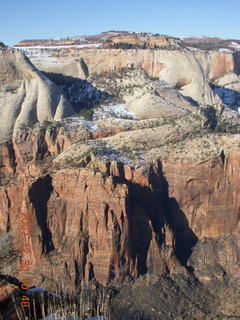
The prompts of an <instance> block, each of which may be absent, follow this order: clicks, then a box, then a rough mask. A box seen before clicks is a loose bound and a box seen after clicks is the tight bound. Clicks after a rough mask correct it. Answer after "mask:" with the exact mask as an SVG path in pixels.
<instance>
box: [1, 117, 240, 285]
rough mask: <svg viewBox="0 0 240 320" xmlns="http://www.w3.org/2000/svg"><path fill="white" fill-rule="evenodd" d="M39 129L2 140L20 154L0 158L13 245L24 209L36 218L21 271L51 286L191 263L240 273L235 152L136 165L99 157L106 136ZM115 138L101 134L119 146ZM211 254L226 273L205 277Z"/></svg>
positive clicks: (200, 269)
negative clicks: (25, 266) (11, 159)
mask: <svg viewBox="0 0 240 320" xmlns="http://www.w3.org/2000/svg"><path fill="white" fill-rule="evenodd" d="M145 122H146V121H145ZM105 125H106V122H105ZM38 130H39V129H38ZM57 130H60V129H57ZM145 130H146V131H144V130H140V131H143V135H146V133H147V130H149V129H145ZM193 130H194V129H193ZM153 131H154V130H153ZM40 132H42V133H41V134H40V133H39V131H37V134H36V135H35V136H34V134H33V132H32V131H30V132H29V133H28V134H27V135H25V136H24V135H23V136H22V137H21V138H19V140H16V141H15V143H14V145H13V146H12V147H11V148H10V147H9V146H5V150H8V151H5V154H6V155H7V154H9V152H10V150H14V155H15V161H14V162H12V163H7V162H5V166H4V165H2V166H3V168H2V170H4V172H5V174H6V173H7V174H6V176H5V179H6V178H7V177H8V178H9V180H2V186H1V188H0V210H1V212H0V213H1V214H0V217H1V221H0V228H1V231H3V232H10V233H11V234H12V235H13V238H14V239H15V244H16V245H15V250H16V251H17V252H18V251H19V250H20V246H21V244H22V238H21V226H20V224H19V221H20V215H21V214H22V213H26V215H27V217H28V220H29V222H30V223H29V228H30V235H31V237H30V238H29V246H30V249H31V250H30V253H29V259H30V261H31V268H30V270H29V271H28V273H27V274H26V272H25V274H24V273H23V272H18V271H17V270H19V269H17V270H16V271H15V274H14V275H15V276H17V277H18V278H20V279H21V278H22V277H26V276H27V277H28V278H29V279H31V281H34V284H35V285H36V284H37V285H41V286H43V287H47V288H49V289H50V288H53V287H56V286H57V285H58V284H59V283H62V285H64V286H74V285H76V284H77V283H79V281H80V280H81V279H82V278H85V279H86V280H87V281H89V280H91V279H96V280H97V281H99V282H101V283H103V284H107V283H109V282H111V281H112V280H116V279H126V278H129V277H138V276H140V275H142V274H145V273H147V272H148V273H154V274H159V275H161V274H164V273H168V274H170V275H173V274H175V273H186V270H187V269H186V268H188V267H191V268H193V271H194V270H195V269H196V276H198V277H199V279H200V280H202V281H203V280H204V281H207V280H208V281H209V280H211V279H214V278H216V277H217V278H218V279H219V277H220V278H221V277H224V275H225V274H228V275H229V276H231V277H236V278H239V273H238V271H237V270H239V256H238V252H239V208H240V203H239V197H238V194H239V186H238V178H237V175H236V174H235V172H238V170H239V161H238V159H239V151H237V150H236V151H234V150H232V152H230V153H226V154H225V153H223V152H222V153H221V154H219V155H218V156H216V157H210V158H209V159H208V160H207V161H206V160H205V161H202V162H201V161H200V162H199V160H198V159H199V158H198V159H195V158H194V157H192V160H190V159H189V160H186V159H185V162H182V161H176V160H175V161H172V160H171V159H168V160H167V159H165V160H162V161H151V162H150V163H149V165H147V166H146V164H145V165H144V164H142V165H140V167H139V168H137V167H136V165H134V162H133V164H132V165H129V164H124V162H122V163H121V162H119V161H118V162H116V161H111V160H103V159H101V154H102V156H103V157H104V156H107V152H110V151H109V150H110V149H107V148H109V147H107V145H106V144H105V146H104V144H103V141H104V140H103V141H102V140H101V141H102V142H101V143H102V144H101V143H100V142H99V143H98V144H97V140H96V141H95V142H94V141H93V145H91V144H89V145H87V144H85V143H83V142H79V143H76V144H73V145H72V147H70V148H69V147H68V146H69V144H67V143H66V144H65V143H62V144H59V143H60V141H61V136H60V135H59V136H58V134H57V135H56V133H58V132H59V131H57V132H55V133H54V130H53V129H50V128H49V129H48V130H47V131H46V132H45V131H40ZM78 132H81V130H79V129H78ZM136 133H137V131H135V134H136ZM122 134H123V133H120V135H122ZM126 134H128V135H130V132H126ZM155 134H156V136H159V135H158V134H157V133H155ZM64 136H66V134H64ZM117 136H118V135H116V137H117ZM130 136H131V135H130ZM72 137H73V136H72ZM86 137H87V136H82V139H83V140H84V139H86ZM36 138H37V140H36ZM75 138H76V137H75ZM79 138H80V136H78V138H77V139H79ZM89 138H90V139H91V137H90V136H89V137H87V139H89ZM113 138H114V137H109V138H105V140H106V142H107V141H108V140H109V143H111V145H112V146H113V145H114V140H113ZM136 138H137V136H136ZM69 139H70V140H69V142H70V144H72V143H73V141H71V139H72V138H71V136H69ZM138 139H139V138H138ZM148 139H150V140H153V139H152V138H149V137H148ZM64 141H68V140H67V139H66V138H65V140H64ZM119 141H120V140H119ZM230 141H231V140H229V141H228V143H230ZM123 142H124V141H123ZM94 143H95V146H94ZM133 143H134V141H133ZM158 143H159V142H158ZM136 147H137V145H136ZM104 148H105V149H104ZM119 148H121V145H120V146H119ZM224 148H225V147H224ZM11 152H12V151H11ZM116 152H117V151H116V149H115V154H116ZM127 152H129V151H127ZM175 152H176V150H175ZM58 154H59V156H57V155H58ZM56 156H57V157H56ZM109 157H110V156H109ZM118 157H119V159H120V158H121V157H120V156H118ZM110 158H111V157H110ZM7 166H10V167H9V168H7ZM11 170H12V172H11ZM14 173H15V174H14ZM4 181H5V183H4ZM23 185H24V187H23ZM142 235H144V237H143V236H142ZM205 238H210V239H212V240H211V241H212V242H211V244H210V247H209V248H212V249H206V250H207V251H206V252H209V259H208V260H206V254H208V253H206V252H205V250H204V257H203V258H201V257H202V255H203V253H197V254H195V252H203V251H199V250H201V249H198V248H201V242H202V241H205V240H204V239H205ZM229 239H230V240H229ZM216 241H217V242H216ZM220 243H224V245H222V246H221V245H220ZM196 244H197V247H196V249H195V248H194V246H195V245H196ZM193 248H194V251H193V252H194V253H193V255H191V253H192V249H193ZM206 248H208V247H206ZM234 248H235V249H234ZM211 250H213V251H214V252H216V254H215V255H213V254H212V251H211ZM224 256H225V257H224ZM189 257H191V260H189ZM201 259H202V260H201ZM188 260H189V261H190V262H188ZM206 263H207V265H208V266H207V268H208V269H209V268H210V269H211V270H212V269H214V266H215V265H216V264H218V269H219V270H221V272H222V273H221V274H220V276H219V275H218V273H217V276H216V272H212V273H211V272H208V274H207V276H203V275H204V274H205V273H206V271H204V269H205V268H206ZM33 279H34V280H33Z"/></svg>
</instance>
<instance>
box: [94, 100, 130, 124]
mask: <svg viewBox="0 0 240 320" xmlns="http://www.w3.org/2000/svg"><path fill="white" fill-rule="evenodd" d="M107 118H122V119H136V116H135V114H134V113H133V112H132V111H129V110H128V109H127V107H126V105H125V104H109V105H105V106H101V107H100V108H97V109H96V110H94V114H93V120H99V119H107Z"/></svg>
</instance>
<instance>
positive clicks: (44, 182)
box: [28, 175, 54, 254]
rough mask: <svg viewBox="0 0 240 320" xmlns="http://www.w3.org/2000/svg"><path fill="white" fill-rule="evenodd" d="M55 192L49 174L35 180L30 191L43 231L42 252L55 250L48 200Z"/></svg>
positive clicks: (30, 197) (38, 221)
mask: <svg viewBox="0 0 240 320" xmlns="http://www.w3.org/2000/svg"><path fill="white" fill-rule="evenodd" d="M52 192H53V187H52V178H51V176H49V175H47V176H45V177H44V178H39V179H38V180H37V181H36V182H34V183H33V184H32V186H31V188H30V190H29V192H28V195H29V199H30V201H31V203H32V205H33V208H34V209H35V214H36V218H37V223H38V225H39V227H40V229H41V232H42V253H44V254H47V253H49V252H50V251H52V250H54V245H53V242H52V233H51V231H50V230H49V227H48V225H47V219H48V207H47V204H48V200H49V199H50V197H51V193H52Z"/></svg>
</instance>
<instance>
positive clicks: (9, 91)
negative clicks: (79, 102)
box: [0, 49, 74, 142]
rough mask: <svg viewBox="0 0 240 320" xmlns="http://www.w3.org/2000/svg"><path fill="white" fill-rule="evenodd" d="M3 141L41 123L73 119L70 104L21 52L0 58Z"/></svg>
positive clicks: (6, 52) (9, 52) (0, 133)
mask: <svg viewBox="0 0 240 320" xmlns="http://www.w3.org/2000/svg"><path fill="white" fill-rule="evenodd" d="M0 80H1V86H0V109H1V119H0V121H1V122H0V141H1V142H3V141H7V140H8V139H9V138H11V137H12V135H16V134H17V132H18V130H19V129H20V128H21V127H23V126H27V125H33V124H35V123H37V122H38V121H40V122H43V121H44V120H53V119H54V120H60V119H62V118H63V117H67V116H69V115H73V114H74V111H73V109H72V107H71V105H70V103H69V102H68V101H67V100H66V98H65V97H64V96H63V95H62V93H61V91H60V90H59V89H58V88H57V87H56V86H55V84H54V83H52V82H51V81H50V80H49V79H47V78H46V77H44V76H43V75H42V74H41V73H40V72H39V71H38V70H37V69H36V68H35V67H34V66H33V65H32V64H31V62H30V61H29V60H28V59H27V58H26V57H24V56H23V54H22V53H21V52H19V51H14V50H10V49H9V50H3V51H2V52H1V54H0Z"/></svg>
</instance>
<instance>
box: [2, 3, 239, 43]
mask: <svg viewBox="0 0 240 320" xmlns="http://www.w3.org/2000/svg"><path fill="white" fill-rule="evenodd" d="M109 30H125V31H135V32H153V33H160V34H166V35H171V36H218V37H221V38H231V39H234V38H235V39H240V0H228V1H227V0H179V1H178V0H138V1H136V0H118V1H115V0H94V1H93V0H0V41H2V42H4V43H5V44H7V45H10V46H11V45H14V44H16V43H18V42H19V41H20V40H24V39H48V38H54V37H68V36H75V35H81V34H96V33H100V32H102V31H109Z"/></svg>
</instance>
